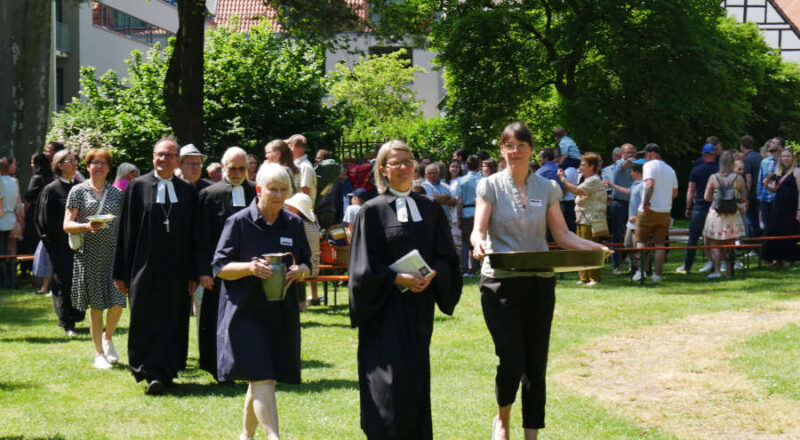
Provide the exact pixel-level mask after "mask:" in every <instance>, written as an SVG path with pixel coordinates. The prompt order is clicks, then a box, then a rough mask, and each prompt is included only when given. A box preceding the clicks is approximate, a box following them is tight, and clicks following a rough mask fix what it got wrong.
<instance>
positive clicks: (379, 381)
mask: <svg viewBox="0 0 800 440" xmlns="http://www.w3.org/2000/svg"><path fill="white" fill-rule="evenodd" d="M409 197H410V198H413V200H414V201H415V203H416V205H417V207H418V208H419V212H420V214H421V217H422V220H421V221H418V222H414V221H413V219H412V218H411V215H409V216H408V217H409V218H408V221H407V222H405V223H401V222H400V221H398V216H397V212H396V209H397V208H396V203H395V200H396V199H397V197H395V196H393V195H380V196H378V197H376V198H374V199H372V200H370V201H368V202H367V203H365V204H364V205H363V207H362V208H361V211H360V212H359V213H358V215H357V216H356V220H355V225H354V228H353V240H352V245H351V250H350V320H351V325H352V326H353V327H358V381H359V389H360V394H361V428H362V429H363V430H364V432H365V433H366V435H367V438H369V439H430V438H432V436H433V432H432V422H431V403H430V354H429V349H430V341H431V334H432V333H433V316H434V304H438V306H439V309H440V310H441V311H442V312H444V313H445V314H448V315H449V314H452V313H453V309H454V308H455V306H456V304H457V303H458V300H459V299H460V298H461V286H462V279H461V274H460V271H459V263H458V256H457V255H456V251H455V247H454V246H453V239H452V236H451V234H450V228H449V226H448V224H447V220H446V218H445V216H444V211H443V210H442V209H441V207H440V206H439V205H438V204H436V203H435V202H434V201H433V200H432V199H431V198H429V197H427V196H424V195H419V194H413V193H412V194H411V195H410V196H409ZM413 249H417V250H418V251H419V253H420V254H421V255H422V257H423V258H424V259H425V261H426V262H427V263H428V265H429V266H431V268H432V269H434V270H436V272H437V275H436V277H435V278H433V280H432V281H431V283H430V284H429V286H428V288H426V289H425V290H424V291H422V292H419V293H414V292H411V291H410V290H409V291H406V292H401V291H400V289H399V288H398V286H397V285H395V284H394V279H395V277H396V275H397V274H396V273H395V272H393V271H392V270H390V269H389V267H388V266H389V265H391V264H392V263H394V262H395V261H397V260H398V259H399V258H400V257H402V256H404V255H405V254H407V253H408V252H410V251H411V250H413Z"/></svg>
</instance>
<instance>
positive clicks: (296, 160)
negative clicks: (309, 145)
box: [294, 154, 308, 165]
mask: <svg viewBox="0 0 800 440" xmlns="http://www.w3.org/2000/svg"><path fill="white" fill-rule="evenodd" d="M307 160H308V155H307V154H304V155H302V156H300V157H298V158H297V159H295V160H294V164H295V165H300V164H301V163H303V162H305V161H307Z"/></svg>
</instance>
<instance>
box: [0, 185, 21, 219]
mask: <svg viewBox="0 0 800 440" xmlns="http://www.w3.org/2000/svg"><path fill="white" fill-rule="evenodd" d="M0 182H2V186H0V188H2V193H0V197H1V198H2V199H3V211H4V215H3V217H2V218H0V231H10V230H12V229H14V225H15V224H16V223H17V213H16V211H15V210H14V208H16V206H17V198H18V196H19V185H17V181H16V180H14V178H13V177H11V176H3V177H2V178H0Z"/></svg>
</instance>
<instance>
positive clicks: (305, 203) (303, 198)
mask: <svg viewBox="0 0 800 440" xmlns="http://www.w3.org/2000/svg"><path fill="white" fill-rule="evenodd" d="M283 204H284V205H287V206H291V207H292V208H295V209H297V210H298V211H300V213H301V214H303V216H304V217H305V218H307V219H308V220H309V221H312V222H314V221H317V217H316V216H315V215H314V202H312V201H311V197H309V196H308V194H306V193H301V192H298V193H295V194H294V195H293V196H291V197H289V198H288V199H286V201H284V202H283Z"/></svg>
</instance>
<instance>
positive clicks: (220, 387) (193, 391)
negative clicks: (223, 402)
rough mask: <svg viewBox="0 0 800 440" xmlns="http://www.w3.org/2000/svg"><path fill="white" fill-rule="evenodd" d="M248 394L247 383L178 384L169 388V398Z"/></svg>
mask: <svg viewBox="0 0 800 440" xmlns="http://www.w3.org/2000/svg"><path fill="white" fill-rule="evenodd" d="M245 393H247V383H245V382H241V383H235V382H225V383H216V382H212V383H178V384H177V386H176V387H174V388H169V389H168V390H167V393H166V395H168V396H223V397H236V396H244V394H245Z"/></svg>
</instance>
